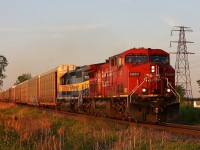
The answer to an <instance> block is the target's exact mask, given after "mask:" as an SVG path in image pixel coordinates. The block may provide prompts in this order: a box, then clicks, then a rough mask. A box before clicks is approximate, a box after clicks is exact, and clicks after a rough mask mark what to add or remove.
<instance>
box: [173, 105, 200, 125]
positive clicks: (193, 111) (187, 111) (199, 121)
mask: <svg viewBox="0 0 200 150" xmlns="http://www.w3.org/2000/svg"><path fill="white" fill-rule="evenodd" d="M175 123H180V124H186V125H199V126H200V109H199V108H194V107H193V106H190V105H181V106H180V112H179V118H178V120H176V121H175Z"/></svg>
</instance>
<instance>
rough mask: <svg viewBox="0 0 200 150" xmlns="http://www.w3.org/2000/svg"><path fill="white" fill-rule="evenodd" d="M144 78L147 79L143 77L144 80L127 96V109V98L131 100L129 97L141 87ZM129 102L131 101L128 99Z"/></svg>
mask: <svg viewBox="0 0 200 150" xmlns="http://www.w3.org/2000/svg"><path fill="white" fill-rule="evenodd" d="M146 78H147V77H145V78H144V80H143V81H142V82H141V83H140V84H139V85H137V86H136V87H135V88H134V89H133V90H132V91H131V92H130V93H129V95H128V97H127V107H128V102H129V97H130V98H131V96H132V95H133V94H134V93H135V92H136V91H137V90H138V88H139V87H140V86H142V84H143V83H144V82H145V81H146ZM130 100H131V99H130Z"/></svg>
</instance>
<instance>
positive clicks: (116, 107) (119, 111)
mask: <svg viewBox="0 0 200 150" xmlns="http://www.w3.org/2000/svg"><path fill="white" fill-rule="evenodd" d="M112 110H113V113H114V115H115V117H117V118H118V117H120V118H124V116H126V115H125V114H126V113H125V112H126V106H125V104H124V103H122V102H115V103H113V105H112Z"/></svg>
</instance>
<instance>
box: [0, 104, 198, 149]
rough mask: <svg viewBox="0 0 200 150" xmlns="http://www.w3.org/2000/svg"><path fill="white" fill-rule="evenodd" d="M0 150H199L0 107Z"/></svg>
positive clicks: (185, 142) (86, 121) (144, 134)
mask: <svg viewBox="0 0 200 150" xmlns="http://www.w3.org/2000/svg"><path fill="white" fill-rule="evenodd" d="M0 114H1V118H0V149H1V150H16V149H19V150H28V149H31V150H32V149H33V150H34V149H41V150H64V149H77V150H90V149H95V150H99V149H111V150H118V149H120V150H121V149H126V150H129V149H136V150H137V149H138V150H140V149H142V150H143V149H144V150H145V149H146V150H149V149H163V150H165V149H181V150H182V149H183V150H184V149H185V150H186V149H200V144H199V143H200V139H199V138H196V137H188V136H184V135H174V134H170V133H167V132H165V131H155V130H148V129H144V128H140V127H137V126H130V125H128V124H117V123H113V122H112V121H110V120H109V119H105V118H101V119H93V120H91V119H90V118H89V117H87V116H86V117H66V116H63V115H61V114H57V113H51V112H48V111H41V110H38V109H36V108H29V107H25V106H19V105H14V104H9V103H0Z"/></svg>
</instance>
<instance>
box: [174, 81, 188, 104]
mask: <svg viewBox="0 0 200 150" xmlns="http://www.w3.org/2000/svg"><path fill="white" fill-rule="evenodd" d="M175 90H176V92H178V94H179V95H180V100H181V101H183V100H185V97H184V96H185V94H186V92H185V89H184V88H183V87H182V86H181V85H176V86H175Z"/></svg>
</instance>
